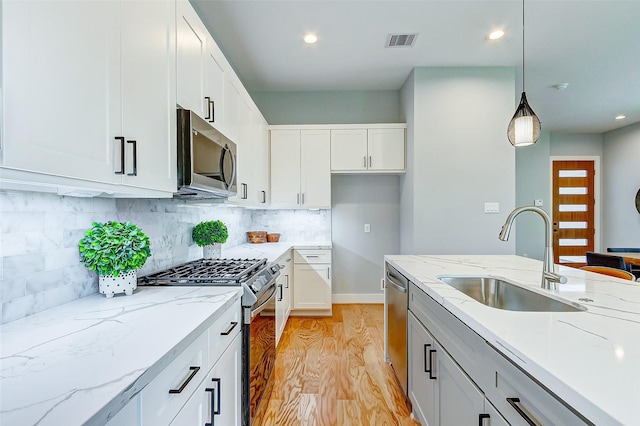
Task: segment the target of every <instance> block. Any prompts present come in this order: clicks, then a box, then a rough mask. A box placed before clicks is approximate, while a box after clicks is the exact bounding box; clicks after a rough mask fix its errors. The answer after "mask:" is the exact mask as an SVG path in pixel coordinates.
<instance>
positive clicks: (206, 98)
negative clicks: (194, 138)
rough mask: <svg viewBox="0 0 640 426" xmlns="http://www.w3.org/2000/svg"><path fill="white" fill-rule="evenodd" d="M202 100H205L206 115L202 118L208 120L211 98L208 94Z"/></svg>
mask: <svg viewBox="0 0 640 426" xmlns="http://www.w3.org/2000/svg"><path fill="white" fill-rule="evenodd" d="M204 100H205V101H207V116H206V117H205V118H204V119H205V120H209V119H210V118H211V98H210V97H209V96H205V97H204Z"/></svg>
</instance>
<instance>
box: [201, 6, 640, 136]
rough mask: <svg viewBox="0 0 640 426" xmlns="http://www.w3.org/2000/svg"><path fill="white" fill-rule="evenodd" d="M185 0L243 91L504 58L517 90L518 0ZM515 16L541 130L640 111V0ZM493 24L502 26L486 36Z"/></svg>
mask: <svg viewBox="0 0 640 426" xmlns="http://www.w3.org/2000/svg"><path fill="white" fill-rule="evenodd" d="M191 1H192V3H194V5H195V7H196V9H197V10H198V11H199V12H200V15H201V17H202V18H203V21H204V22H205V24H206V25H207V26H208V28H209V30H210V31H211V33H212V34H213V36H214V38H215V39H216V41H217V42H218V44H219V45H220V47H221V48H222V50H223V51H224V53H225V56H226V57H227V59H228V60H229V62H230V63H231V64H232V66H233V67H234V68H235V70H236V72H237V74H238V76H239V77H240V79H241V80H242V81H243V83H244V84H245V86H246V87H247V90H249V92H250V93H252V92H264V91H267V92H271V91H333V90H397V89H399V88H400V87H401V86H402V85H403V83H404V81H405V80H406V78H407V76H408V75H409V73H410V71H411V70H412V69H413V68H414V67H429V66H507V67H514V72H515V73H516V92H517V97H518V98H519V97H520V96H519V95H520V91H521V87H522V77H521V73H522V66H521V61H522V3H521V2H520V1H519V0H505V1H494V0H469V1H456V0H413V1H404V0H386V1H385V0H374V1H366V0H356V1H343V0H324V1H315V0H288V1H279V0H254V1H249V0H191ZM525 22H526V32H525V53H526V62H525V70H526V75H525V84H526V92H527V98H528V100H529V103H530V104H531V106H532V108H533V109H534V111H535V112H536V113H537V114H538V116H539V117H540V120H541V121H542V126H543V130H553V131H567V132H597V133H600V132H605V131H609V130H612V129H615V128H619V127H623V126H627V125H629V124H631V123H635V122H640V0H626V1H624V0H586V1H585V0H527V1H526V3H525ZM498 27H500V28H503V29H504V30H505V31H506V35H505V37H504V38H503V39H501V40H499V41H489V40H487V39H486V38H485V36H486V34H487V33H488V32H489V31H490V30H492V29H494V28H498ZM306 32H314V33H316V34H317V35H318V43H317V44H316V45H305V43H304V42H303V41H302V37H303V35H304V34H305V33H306ZM406 32H418V33H420V34H419V36H418V38H417V40H416V43H415V46H414V47H413V48H395V49H385V48H384V43H385V40H386V38H387V35H388V34H389V33H406ZM564 82H566V83H569V87H568V88H567V89H566V90H563V91H558V90H556V89H555V88H553V85H555V84H558V83H564ZM515 102H516V101H515V100H514V110H515ZM617 114H625V115H627V117H628V118H627V119H626V120H620V121H615V120H613V117H614V116H616V115H617ZM509 118H510V117H509ZM507 121H508V119H507ZM505 125H506V124H505Z"/></svg>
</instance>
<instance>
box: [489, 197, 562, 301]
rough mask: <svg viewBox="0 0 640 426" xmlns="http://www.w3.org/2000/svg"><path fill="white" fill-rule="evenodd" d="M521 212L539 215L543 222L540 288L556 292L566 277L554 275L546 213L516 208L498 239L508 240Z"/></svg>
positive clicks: (550, 234)
mask: <svg viewBox="0 0 640 426" xmlns="http://www.w3.org/2000/svg"><path fill="white" fill-rule="evenodd" d="M522 212H534V213H537V214H538V215H540V217H542V219H543V220H544V260H543V262H544V266H543V270H542V285H541V287H542V288H544V289H548V290H556V289H557V284H556V283H562V284H564V283H566V282H567V277H563V276H561V275H558V274H556V273H555V270H554V264H553V235H552V230H551V218H550V217H549V215H548V214H547V212H546V211H544V210H542V209H541V208H540V207H535V206H522V207H516V208H515V209H514V210H513V211H512V212H511V213H509V216H507V220H506V221H505V222H504V225H503V226H502V230H501V231H500V235H499V236H498V238H499V239H500V240H502V241H507V240H508V239H509V234H510V233H511V226H512V225H513V222H514V221H515V219H516V216H518V215H519V214H520V213H522Z"/></svg>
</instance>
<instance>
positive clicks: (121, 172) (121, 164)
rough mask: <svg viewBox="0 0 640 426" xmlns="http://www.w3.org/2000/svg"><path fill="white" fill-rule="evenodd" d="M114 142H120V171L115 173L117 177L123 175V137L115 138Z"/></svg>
mask: <svg viewBox="0 0 640 426" xmlns="http://www.w3.org/2000/svg"><path fill="white" fill-rule="evenodd" d="M116 140H117V141H120V171H117V172H115V174H117V175H123V174H124V137H123V136H116Z"/></svg>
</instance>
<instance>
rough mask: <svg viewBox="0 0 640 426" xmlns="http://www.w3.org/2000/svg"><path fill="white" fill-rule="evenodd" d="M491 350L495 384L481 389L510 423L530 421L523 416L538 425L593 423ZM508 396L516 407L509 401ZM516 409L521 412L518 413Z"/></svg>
mask: <svg viewBox="0 0 640 426" xmlns="http://www.w3.org/2000/svg"><path fill="white" fill-rule="evenodd" d="M494 352H495V353H494V356H493V357H491V365H490V366H491V367H493V368H492V370H491V371H492V373H494V374H495V378H494V384H493V386H489V387H485V389H484V392H485V395H486V396H487V398H488V399H489V400H490V401H491V402H492V403H493V405H495V407H496V408H497V409H498V410H499V411H500V413H501V414H502V415H503V416H504V418H505V419H506V420H507V421H508V422H509V424H511V425H514V426H517V425H523V426H524V425H527V424H530V423H528V422H527V421H526V420H525V416H526V417H528V418H530V419H531V420H532V421H533V422H534V424H539V425H564V426H570V425H586V424H592V423H588V422H585V421H584V420H583V419H582V418H581V417H580V416H579V415H578V414H575V413H574V412H573V411H572V410H571V409H570V408H568V407H567V406H565V405H564V404H563V403H562V402H561V401H560V400H558V399H557V398H555V397H554V396H553V395H552V394H551V393H549V392H548V391H547V390H546V389H544V388H543V387H541V386H540V385H539V384H538V383H537V382H535V381H534V380H533V379H531V378H530V377H529V376H528V375H527V374H525V373H524V372H523V371H522V370H520V368H518V367H517V366H515V365H513V363H511V361H509V360H507V359H506V358H505V357H504V356H502V355H501V354H499V353H498V352H497V351H494ZM487 367H489V365H488V366H487ZM487 369H488V368H487ZM513 398H517V399H518V400H519V402H513ZM509 399H511V400H512V403H513V404H515V405H516V406H517V407H518V408H515V407H514V406H513V405H512V404H511V403H509ZM518 409H520V410H522V411H523V413H522V414H521V413H518Z"/></svg>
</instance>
